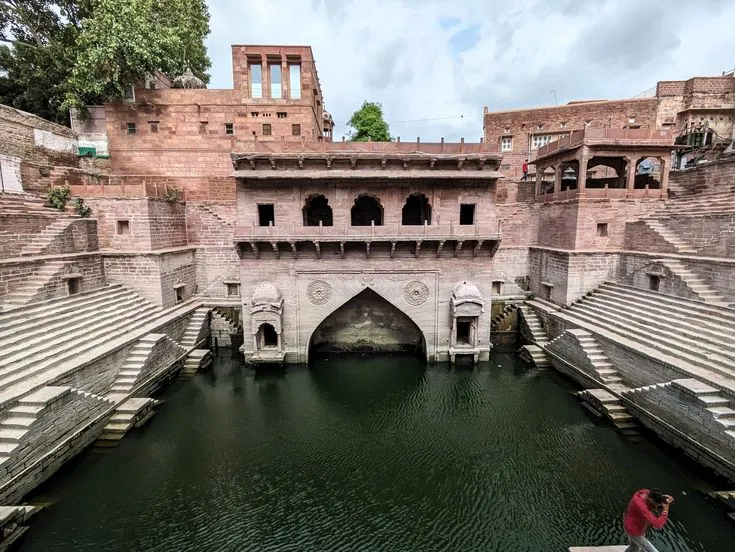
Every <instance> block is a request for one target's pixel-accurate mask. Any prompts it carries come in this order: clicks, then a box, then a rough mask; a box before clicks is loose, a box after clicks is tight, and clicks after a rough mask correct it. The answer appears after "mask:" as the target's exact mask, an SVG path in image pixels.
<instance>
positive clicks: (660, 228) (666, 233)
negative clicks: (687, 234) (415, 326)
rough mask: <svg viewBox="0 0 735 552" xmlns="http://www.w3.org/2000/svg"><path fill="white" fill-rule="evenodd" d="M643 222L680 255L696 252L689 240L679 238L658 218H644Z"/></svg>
mask: <svg viewBox="0 0 735 552" xmlns="http://www.w3.org/2000/svg"><path fill="white" fill-rule="evenodd" d="M643 223H644V224H645V225H646V226H648V228H650V229H651V230H652V231H653V232H655V233H656V234H658V235H659V236H660V237H661V239H662V240H664V241H665V242H667V243H669V244H671V246H672V247H673V248H674V249H675V250H676V252H677V253H678V254H680V255H694V254H696V253H697V250H696V248H694V247H693V246H692V245H691V244H690V243H689V242H687V241H686V240H684V239H682V238H680V237H679V236H677V235H676V233H675V232H674V231H672V230H671V229H670V228H668V227H667V226H666V224H665V223H664V222H662V221H660V220H644V221H643Z"/></svg>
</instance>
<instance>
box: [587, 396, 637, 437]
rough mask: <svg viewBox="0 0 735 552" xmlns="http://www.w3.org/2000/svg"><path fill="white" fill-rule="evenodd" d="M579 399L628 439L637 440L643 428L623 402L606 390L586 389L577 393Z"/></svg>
mask: <svg viewBox="0 0 735 552" xmlns="http://www.w3.org/2000/svg"><path fill="white" fill-rule="evenodd" d="M577 397H578V398H579V399H580V400H581V401H582V402H583V404H584V405H585V406H587V407H588V408H591V409H592V411H593V412H594V413H595V414H599V415H602V416H605V417H606V418H607V419H608V420H610V421H611V422H612V424H613V425H614V426H615V427H616V428H617V429H618V430H619V431H620V432H621V433H622V434H623V435H625V436H626V437H632V438H634V439H635V438H636V437H638V436H639V435H640V433H641V426H640V424H639V423H638V422H637V421H636V419H635V418H634V417H633V416H632V415H631V414H630V413H629V412H628V409H627V408H626V407H625V405H624V404H623V402H622V401H621V400H620V399H619V398H618V397H616V396H615V395H613V394H612V393H610V392H609V391H606V390H604V389H585V390H584V391H580V392H579V393H577Z"/></svg>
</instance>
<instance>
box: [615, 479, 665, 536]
mask: <svg viewBox="0 0 735 552" xmlns="http://www.w3.org/2000/svg"><path fill="white" fill-rule="evenodd" d="M647 498H648V489H641V490H640V491H637V492H636V493H635V494H634V495H633V498H631V499H630V502H629V503H628V509H627V510H626V512H625V519H624V520H623V528H624V529H625V532H626V533H627V534H628V535H631V536H633V537H642V536H644V535H645V534H646V529H648V525H649V524H651V525H653V526H654V527H655V528H656V529H661V528H662V527H663V526H664V524H666V521H667V520H668V519H669V513H668V512H663V513H662V514H661V515H660V516H656V515H655V514H654V513H653V512H652V511H651V510H650V509H649V508H648V503H647V502H646V499H647Z"/></svg>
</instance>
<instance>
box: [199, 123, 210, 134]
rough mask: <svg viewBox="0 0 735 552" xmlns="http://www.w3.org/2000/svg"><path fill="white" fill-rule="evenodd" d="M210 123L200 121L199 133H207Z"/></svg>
mask: <svg viewBox="0 0 735 552" xmlns="http://www.w3.org/2000/svg"><path fill="white" fill-rule="evenodd" d="M208 124H209V123H208V122H207V121H199V134H206V133H207V125H208Z"/></svg>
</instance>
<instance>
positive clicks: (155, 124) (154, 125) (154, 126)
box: [148, 121, 158, 134]
mask: <svg viewBox="0 0 735 552" xmlns="http://www.w3.org/2000/svg"><path fill="white" fill-rule="evenodd" d="M148 123H149V124H150V125H151V134H158V121H148Z"/></svg>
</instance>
